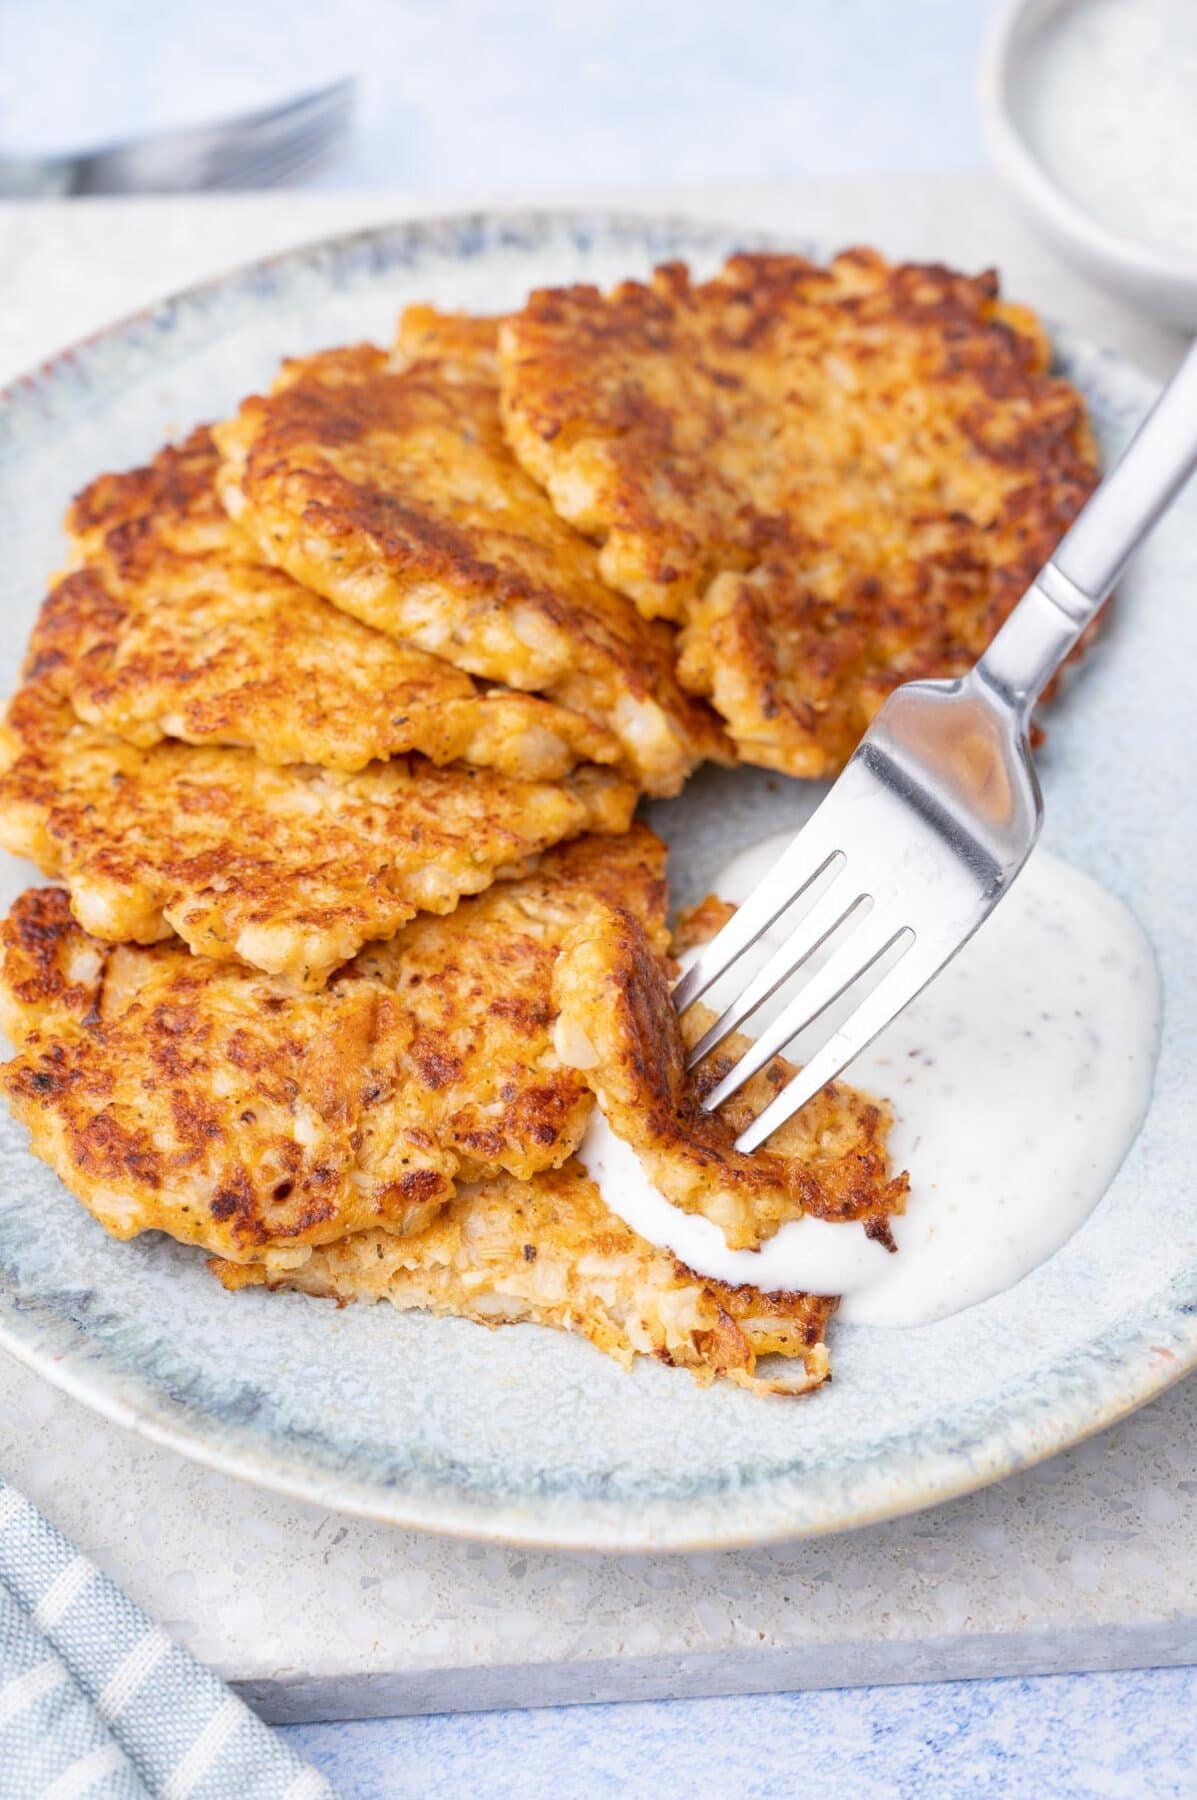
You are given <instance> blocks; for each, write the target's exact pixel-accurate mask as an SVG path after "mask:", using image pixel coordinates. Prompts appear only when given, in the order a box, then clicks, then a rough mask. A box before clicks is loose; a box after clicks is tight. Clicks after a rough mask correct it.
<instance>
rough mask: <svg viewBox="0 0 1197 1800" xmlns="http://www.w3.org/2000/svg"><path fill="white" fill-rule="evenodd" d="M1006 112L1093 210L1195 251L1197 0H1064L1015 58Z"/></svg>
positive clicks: (1143, 237) (1176, 249)
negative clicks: (1015, 84)
mask: <svg viewBox="0 0 1197 1800" xmlns="http://www.w3.org/2000/svg"><path fill="white" fill-rule="evenodd" d="M1012 105H1013V110H1014V112H1015V113H1016V115H1017V118H1018V123H1019V126H1020V128H1021V130H1022V132H1023V134H1024V136H1025V138H1026V141H1027V143H1028V144H1029V146H1030V148H1031V149H1032V150H1033V151H1034V153H1035V155H1036V157H1037V158H1038V160H1039V161H1040V163H1042V165H1043V166H1044V168H1045V169H1046V170H1047V171H1048V173H1049V174H1050V175H1051V176H1052V177H1053V178H1054V180H1055V181H1056V182H1057V183H1058V184H1059V186H1060V187H1061V188H1062V189H1063V191H1064V192H1065V194H1067V196H1068V197H1069V199H1070V200H1072V201H1073V202H1074V203H1075V204H1076V205H1078V206H1080V207H1081V208H1083V210H1084V211H1085V212H1086V213H1088V215H1089V216H1090V218H1092V219H1095V220H1097V222H1098V223H1099V224H1102V225H1104V226H1106V227H1107V228H1108V229H1109V230H1111V231H1115V232H1117V233H1118V234H1119V235H1120V236H1122V237H1127V238H1131V239H1134V240H1137V241H1138V242H1139V243H1143V244H1148V245H1150V246H1151V247H1152V248H1153V249H1157V250H1165V251H1169V252H1170V253H1171V254H1172V255H1174V256H1177V257H1195V256H1197V4H1194V0H1066V3H1065V4H1063V5H1060V6H1058V7H1057V8H1056V10H1055V11H1054V12H1053V13H1052V14H1051V15H1050V17H1049V18H1048V20H1047V21H1046V23H1045V24H1044V25H1043V26H1042V28H1041V29H1040V30H1039V32H1038V33H1037V34H1036V36H1035V38H1034V42H1033V48H1032V49H1031V51H1030V53H1029V54H1027V55H1026V56H1025V57H1024V58H1023V61H1022V65H1021V72H1020V87H1019V90H1018V91H1017V92H1016V93H1015V94H1014V96H1013V101H1012Z"/></svg>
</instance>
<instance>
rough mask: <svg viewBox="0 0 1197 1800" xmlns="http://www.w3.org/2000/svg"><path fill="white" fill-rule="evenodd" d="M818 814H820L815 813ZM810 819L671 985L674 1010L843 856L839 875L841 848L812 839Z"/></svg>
mask: <svg viewBox="0 0 1197 1800" xmlns="http://www.w3.org/2000/svg"><path fill="white" fill-rule="evenodd" d="M816 818H817V815H816ZM814 824H815V820H814V819H812V820H811V822H810V824H808V825H807V826H806V828H805V830H803V831H802V832H800V833H799V834H798V836H797V837H796V838H795V839H794V841H793V843H792V844H790V845H789V846H788V848H786V849H785V850H783V851H782V853H781V855H780V857H779V858H778V860H777V861H776V862H775V863H774V865H773V867H772V868H771V869H770V871H769V873H768V874H767V875H766V876H765V879H764V880H763V881H762V882H761V883H760V884H759V885H758V886H757V887H756V888H754V889H753V892H752V893H751V894H750V895H749V897H748V899H747V900H745V901H744V903H743V905H742V906H739V907H737V908H736V910H735V912H734V913H733V914H732V916H731V918H730V919H729V920H728V921H727V924H726V925H725V926H724V927H723V929H722V931H719V932H716V934H715V936H714V937H713V938H712V939H711V941H710V943H709V944H704V945H703V948H702V951H701V952H700V954H699V955H698V957H697V958H696V959H695V961H694V962H692V963H691V965H690V967H689V968H688V969H687V970H686V973H685V974H684V975H683V976H682V978H681V980H680V981H679V982H678V984H677V986H676V987H675V988H674V990H673V1004H674V1010H675V1011H676V1012H677V1014H678V1016H679V1017H680V1016H681V1014H682V1013H684V1012H685V1010H686V1008H687V1007H688V1006H692V1005H693V1004H694V1002H695V1001H696V1000H697V999H698V998H699V996H700V995H702V994H705V993H706V991H707V989H708V988H709V987H710V986H711V984H712V982H715V981H718V979H719V977H720V976H721V975H722V974H724V972H725V971H726V970H728V969H730V968H731V966H732V964H733V963H735V962H738V961H739V959H740V958H741V956H743V954H744V952H745V951H746V950H749V949H751V947H752V945H753V944H755V943H756V940H757V939H758V938H759V937H761V936H763V934H764V933H765V932H766V931H768V929H769V927H770V925H772V924H773V923H774V921H775V920H776V919H779V918H780V917H781V915H782V913H783V912H785V910H786V908H787V907H788V906H789V905H790V904H791V902H792V901H794V900H797V899H798V898H799V897H800V896H801V895H802V894H805V893H806V891H807V890H808V888H810V887H811V885H812V883H814V882H816V881H817V880H818V879H819V877H820V875H822V874H823V873H824V871H825V870H826V869H828V868H829V867H830V865H831V864H832V863H833V862H835V861H836V859H837V858H838V859H839V867H837V869H836V870H835V873H834V875H833V876H832V880H833V881H834V880H836V879H837V878H838V876H839V874H840V873H841V870H842V867H843V860H844V859H843V853H842V852H841V851H840V850H837V849H836V847H835V846H834V845H833V844H832V845H827V846H825V847H824V848H823V849H822V850H820V849H819V848H818V846H817V845H816V844H814V843H812V838H811V832H812V827H813V826H814Z"/></svg>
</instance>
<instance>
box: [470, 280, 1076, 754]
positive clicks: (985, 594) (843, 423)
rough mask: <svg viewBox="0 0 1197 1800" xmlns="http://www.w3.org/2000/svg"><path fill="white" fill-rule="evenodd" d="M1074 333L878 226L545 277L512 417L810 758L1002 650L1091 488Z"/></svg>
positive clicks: (719, 680)
mask: <svg viewBox="0 0 1197 1800" xmlns="http://www.w3.org/2000/svg"><path fill="white" fill-rule="evenodd" d="M1048 361H1049V350H1048V345H1047V340H1046V337H1045V335H1044V332H1043V330H1042V327H1041V326H1040V325H1039V323H1038V321H1037V320H1036V319H1035V317H1034V315H1033V314H1031V313H1030V312H1029V311H1027V310H1026V309H1023V308H1019V307H1014V306H1010V305H1008V304H1005V303H1003V302H1001V301H1000V300H999V299H998V286H997V280H996V277H995V276H994V275H993V274H992V273H986V274H984V275H981V276H978V277H975V278H969V277H966V276H964V275H960V274H958V273H956V272H954V271H952V270H950V269H947V268H944V267H942V266H941V265H923V264H890V263H887V262H885V260H884V259H883V258H881V257H880V256H878V255H877V254H876V252H873V251H868V250H852V251H848V252H845V253H844V254H843V255H842V256H840V257H837V258H836V259H835V261H834V262H833V263H832V264H831V266H830V267H829V268H826V269H824V268H818V267H816V266H814V265H812V264H810V263H808V262H805V261H804V260H803V259H802V258H799V257H790V256H775V255H759V256H737V257H733V258H732V259H731V260H730V262H729V263H728V264H727V266H726V268H725V269H724V270H723V271H722V272H721V274H719V275H718V276H716V277H715V278H714V279H713V280H711V281H708V282H698V283H696V282H693V281H692V280H691V279H690V276H689V274H688V272H687V271H686V270H685V269H684V268H683V267H682V266H681V265H669V266H667V267H665V268H663V269H661V270H658V271H657V273H656V275H655V276H654V277H653V279H652V281H651V282H650V283H648V284H642V283H638V282H624V283H622V284H620V286H618V287H617V288H616V289H615V290H614V291H613V292H612V293H611V294H609V295H603V294H601V293H599V291H598V290H597V289H595V288H592V287H573V288H563V289H548V290H544V291H542V292H539V293H536V294H534V295H533V296H532V297H531V299H530V301H529V303H528V305H527V306H526V307H525V308H524V309H523V311H522V312H520V313H518V314H516V315H515V316H514V318H513V319H512V320H510V321H509V322H508V323H507V324H506V325H505V327H504V333H503V339H502V348H501V358H500V362H501V371H502V393H503V407H504V418H505V423H506V429H507V434H508V438H509V441H510V442H511V444H512V446H513V448H514V450H515V452H516V454H517V455H518V456H519V458H520V460H521V461H522V463H523V464H524V466H525V467H526V468H527V469H528V470H529V472H530V473H531V474H532V475H533V476H534V477H535V478H536V479H537V480H538V481H540V482H541V483H542V485H544V486H545V488H546V489H547V491H548V493H549V495H550V497H551V498H552V500H553V502H554V504H555V506H556V507H557V510H558V511H559V512H560V513H561V515H562V516H563V517H564V518H566V519H568V520H569V521H570V522H571V523H572V524H574V525H575V526H577V527H578V528H579V529H580V530H582V531H584V532H587V533H589V534H590V535H591V536H593V537H594V538H596V539H597V540H599V542H600V543H601V544H602V550H601V554H600V568H601V570H602V573H603V575H604V578H605V579H606V580H607V581H609V582H610V583H611V584H612V585H613V586H615V587H617V588H618V589H619V590H620V591H621V592H624V593H627V594H629V595H630V596H631V597H632V598H634V599H635V600H636V602H637V604H638V605H639V606H641V608H642V609H643V610H644V611H645V612H646V613H647V614H649V615H652V616H657V615H659V616H664V617H667V618H670V619H673V620H675V621H677V622H679V623H682V624H683V625H684V630H683V633H682V639H681V652H682V653H681V659H680V663H679V673H680V676H681V679H682V682H683V684H684V685H685V686H687V687H689V688H690V689H691V690H692V691H694V692H695V693H700V694H702V695H704V696H706V697H708V698H709V699H710V700H711V701H712V703H713V704H714V706H715V707H716V709H717V710H718V711H719V712H720V713H721V714H722V715H723V716H724V717H725V718H726V719H727V721H728V724H729V728H730V730H731V734H732V736H733V738H734V739H735V740H736V743H737V746H738V748H739V750H740V753H741V755H742V756H743V757H744V758H745V759H746V760H748V761H752V762H758V763H763V764H765V765H766V766H769V767H774V768H778V769H781V770H783V771H785V772H786V773H789V774H793V775H805V776H816V775H822V774H825V773H828V772H829V771H832V770H834V769H835V768H837V767H838V766H839V765H840V764H842V762H843V761H844V760H845V758H846V756H847V755H848V754H849V753H850V751H851V749H852V747H853V746H854V745H855V743H856V742H857V741H858V740H859V737H860V736H861V734H862V733H863V731H864V729H865V728H866V727H867V725H868V723H869V721H870V719H871V718H872V716H873V714H874V713H875V711H876V710H877V707H878V706H879V705H880V703H881V700H882V699H883V698H884V697H885V695H886V694H887V693H888V692H889V691H890V690H891V689H892V688H893V687H894V686H895V685H896V684H897V683H898V682H900V681H903V680H907V679H911V678H913V677H915V676H921V675H951V674H957V673H959V672H961V671H962V670H963V669H964V668H965V667H967V666H968V665H969V664H970V663H971V662H972V661H973V660H975V658H976V656H977V655H978V654H979V653H980V651H981V650H982V649H983V648H984V646H985V644H986V643H987V642H988V641H989V639H990V637H991V636H992V634H993V632H994V630H995V629H996V627H997V625H998V624H999V623H1000V621H1001V620H1002V619H1003V618H1004V617H1005V616H1006V614H1007V613H1008V612H1009V610H1010V608H1011V607H1012V606H1013V604H1014V603H1015V601H1016V600H1017V598H1018V597H1019V595H1020V594H1021V592H1022V591H1023V589H1024V588H1025V586H1026V585H1027V583H1028V581H1029V580H1030V579H1031V577H1032V576H1033V575H1034V574H1035V573H1036V571H1037V570H1038V568H1039V566H1040V565H1041V564H1042V562H1044V561H1045V560H1046V558H1047V557H1048V556H1049V555H1050V553H1051V551H1052V550H1053V549H1054V547H1055V545H1056V543H1057V541H1058V540H1059V538H1060V536H1061V535H1062V534H1063V532H1064V531H1065V530H1066V528H1067V527H1068V525H1069V524H1070V523H1071V522H1072V520H1073V518H1074V517H1075V515H1076V513H1077V512H1078V510H1079V509H1080V507H1081V505H1082V504H1083V503H1084V501H1085V499H1086V498H1087V496H1088V494H1089V493H1090V492H1091V490H1092V488H1093V486H1094V485H1095V482H1096V479H1097V458H1096V452H1095V448H1094V444H1093V439H1092V435H1091V432H1090V429H1089V425H1088V421H1087V419H1086V416H1085V410H1084V405H1083V403H1082V401H1081V399H1080V396H1079V395H1078V394H1077V393H1076V391H1075V390H1074V389H1073V388H1071V387H1070V386H1069V385H1068V384H1067V383H1066V382H1063V381H1060V380H1057V379H1054V378H1053V377H1051V376H1050V375H1049V374H1048V373H1047V368H1048Z"/></svg>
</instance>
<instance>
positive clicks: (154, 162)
mask: <svg viewBox="0 0 1197 1800" xmlns="http://www.w3.org/2000/svg"><path fill="white" fill-rule="evenodd" d="M355 86H356V84H355V83H354V82H353V81H352V80H346V81H337V82H333V83H332V84H331V85H330V86H328V87H323V88H317V89H315V90H313V91H312V92H311V93H307V94H298V95H296V96H294V98H292V99H290V100H284V101H282V102H281V103H279V104H278V105H275V106H266V107H261V108H258V109H257V110H256V111H254V112H247V113H239V114H238V115H237V116H236V117H234V118H231V119H222V120H221V121H220V122H219V123H217V124H214V125H189V126H184V127H182V128H181V129H180V130H178V131H160V132H154V133H152V134H150V135H149V136H146V137H139V138H130V139H129V140H128V141H127V142H125V143H116V144H108V145H106V146H104V147H103V148H102V149H99V150H81V151H78V152H76V153H73V154H64V155H60V156H44V157H42V156H38V157H5V156H0V198H3V199H30V200H53V199H68V198H70V197H72V196H75V195H83V194H189V193H196V192H198V191H200V190H201V189H216V190H220V189H225V190H229V189H235V188H268V187H280V186H282V185H283V184H284V183H286V182H289V181H294V180H295V179H296V177H297V176H300V175H306V174H307V173H308V171H309V170H310V169H312V168H314V167H315V166H316V165H317V164H318V163H321V162H323V161H324V160H325V159H326V158H327V157H328V156H329V155H330V154H331V152H332V151H333V150H334V149H335V148H336V146H337V145H338V143H339V142H340V141H341V139H342V138H344V136H345V135H346V133H347V131H348V129H349V123H350V119H351V117H352V114H353V102H354V90H355Z"/></svg>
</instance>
